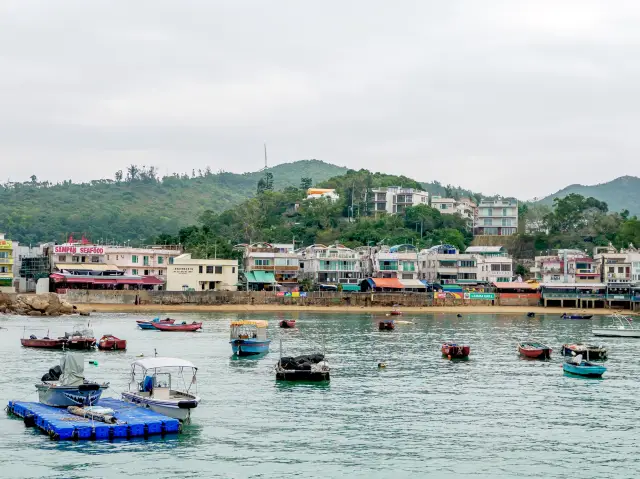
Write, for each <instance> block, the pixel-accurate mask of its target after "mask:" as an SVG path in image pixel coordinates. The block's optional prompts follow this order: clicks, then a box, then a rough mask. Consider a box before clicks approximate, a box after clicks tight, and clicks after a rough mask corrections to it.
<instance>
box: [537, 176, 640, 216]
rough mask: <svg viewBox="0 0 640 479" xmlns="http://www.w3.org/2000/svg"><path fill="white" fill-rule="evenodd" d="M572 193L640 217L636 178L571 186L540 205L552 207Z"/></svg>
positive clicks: (628, 177)
mask: <svg viewBox="0 0 640 479" xmlns="http://www.w3.org/2000/svg"><path fill="white" fill-rule="evenodd" d="M571 193H576V194H579V195H582V196H585V197H589V196H592V197H594V198H595V199H597V200H600V201H604V202H606V203H607V204H608V205H609V211H615V212H620V211H623V210H629V213H631V215H637V216H640V178H638V177H636V176H621V177H620V178H616V179H615V180H611V181H608V182H606V183H600V184H597V185H578V184H576V185H569V186H567V187H566V188H563V189H561V190H560V191H558V192H556V193H553V194H552V195H549V196H547V197H545V198H543V199H541V200H540V201H539V203H542V204H547V205H552V204H553V199H554V198H564V197H565V196H567V195H570V194H571Z"/></svg>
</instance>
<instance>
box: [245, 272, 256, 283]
mask: <svg viewBox="0 0 640 479" xmlns="http://www.w3.org/2000/svg"><path fill="white" fill-rule="evenodd" d="M244 277H245V278H247V283H255V282H256V277H255V276H254V275H253V271H245V272H244Z"/></svg>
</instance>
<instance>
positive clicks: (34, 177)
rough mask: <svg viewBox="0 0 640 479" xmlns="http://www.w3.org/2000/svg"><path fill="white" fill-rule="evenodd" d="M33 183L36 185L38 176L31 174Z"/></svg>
mask: <svg viewBox="0 0 640 479" xmlns="http://www.w3.org/2000/svg"><path fill="white" fill-rule="evenodd" d="M30 178H31V184H33V185H35V184H37V183H38V177H37V176H36V175H31V177H30Z"/></svg>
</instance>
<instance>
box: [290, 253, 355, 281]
mask: <svg viewBox="0 0 640 479" xmlns="http://www.w3.org/2000/svg"><path fill="white" fill-rule="evenodd" d="M296 253H297V255H298V260H299V263H300V277H301V278H303V279H310V280H312V281H313V282H314V283H316V284H321V285H338V284H341V285H342V288H343V289H344V290H349V289H353V290H359V283H360V281H361V280H362V278H363V268H362V265H361V260H362V256H361V255H360V254H359V253H358V252H357V251H354V250H352V249H350V248H347V247H345V246H343V245H340V244H334V245H331V246H325V245H322V244H314V245H311V246H308V247H306V248H304V249H300V250H298V251H296Z"/></svg>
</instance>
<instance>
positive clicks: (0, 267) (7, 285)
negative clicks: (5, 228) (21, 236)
mask: <svg viewBox="0 0 640 479" xmlns="http://www.w3.org/2000/svg"><path fill="white" fill-rule="evenodd" d="M0 292H2V293H12V292H14V287H13V243H12V241H11V240H9V239H7V238H5V235H4V233H0Z"/></svg>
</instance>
